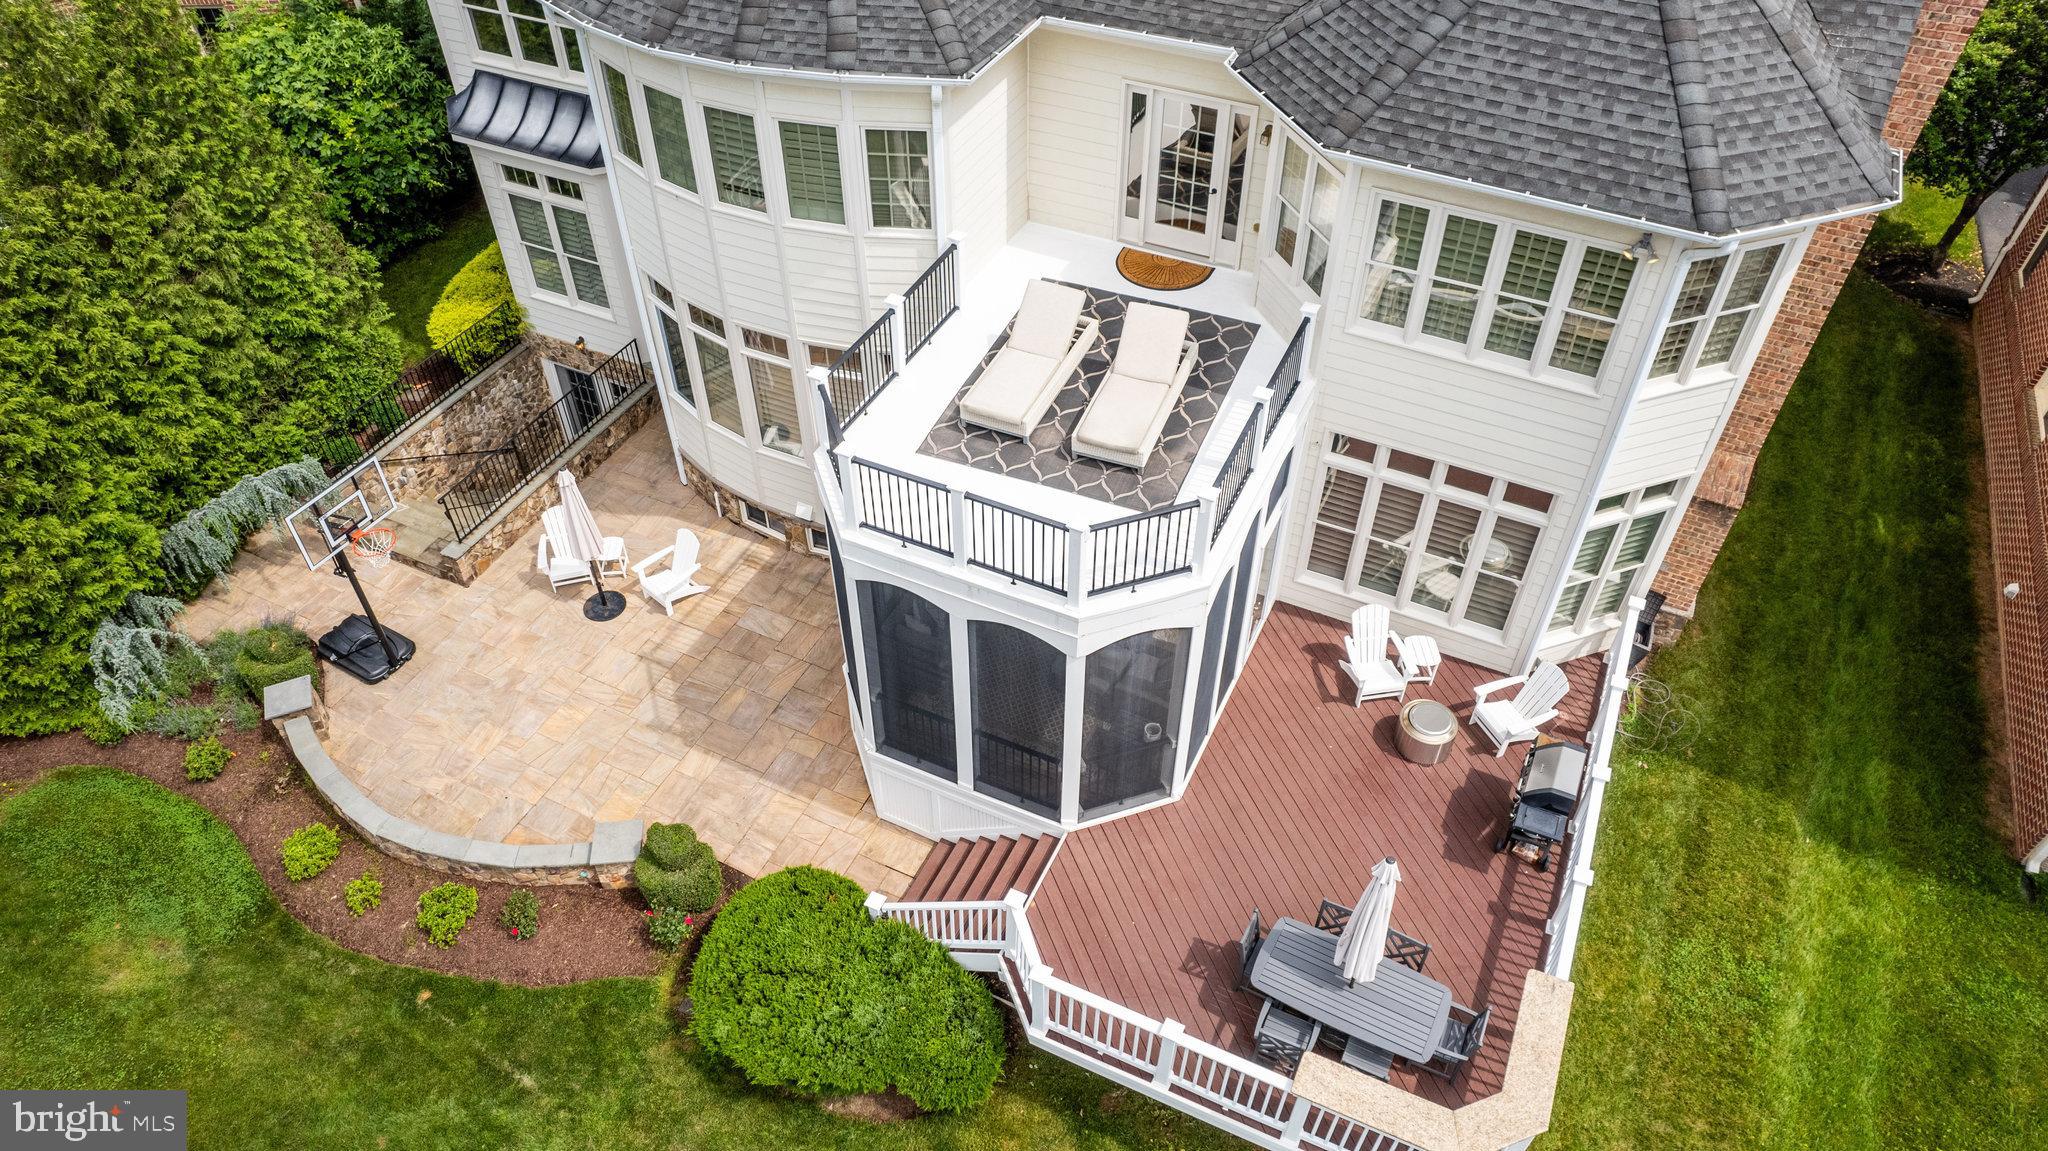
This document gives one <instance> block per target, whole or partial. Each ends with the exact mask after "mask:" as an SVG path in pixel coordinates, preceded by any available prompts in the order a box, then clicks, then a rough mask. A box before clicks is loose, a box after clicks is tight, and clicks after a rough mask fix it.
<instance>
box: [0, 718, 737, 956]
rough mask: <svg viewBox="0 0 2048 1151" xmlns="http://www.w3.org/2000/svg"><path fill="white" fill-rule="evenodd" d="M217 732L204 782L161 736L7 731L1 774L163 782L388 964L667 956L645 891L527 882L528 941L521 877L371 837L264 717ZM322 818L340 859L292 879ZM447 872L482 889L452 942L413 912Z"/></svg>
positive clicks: (21, 782) (295, 909)
mask: <svg viewBox="0 0 2048 1151" xmlns="http://www.w3.org/2000/svg"><path fill="white" fill-rule="evenodd" d="M220 738H221V742H222V743H223V744H225V745H227V747H228V749H229V750H231V751H233V752H234V753H235V758H234V759H232V760H230V761H229V763H228V766H227V770H226V771H224V772H222V773H221V775H220V776H219V777H218V778H216V779H211V780H207V781H205V782H202V783H190V782H187V781H186V779H185V744H184V743H183V742H181V741H178V740H174V739H167V738H164V737H161V736H154V735H132V736H129V737H128V738H127V739H126V740H123V741H122V742H121V743H120V744H118V745H116V746H113V747H100V746H98V745H96V744H94V743H92V742H91V741H90V740H87V739H86V738H85V737H84V736H82V735H78V734H76V733H72V734H68V735H53V736H45V737H42V738H39V739H5V740H0V782H5V783H9V784H13V785H15V786H16V787H21V786H26V785H27V784H29V783H31V782H33V781H35V780H36V779H39V778H41V777H42V775H43V774H44V773H45V772H48V771H50V770H52V769H54V768H58V767H66V766H69V765H72V764H97V765H101V766H105V767H114V768H119V769H121V770H123V771H128V772H133V773H134V774H136V775H139V776H142V777H143V778H145V779H149V780H153V781H155V782H157V783H160V784H162V785H163V786H165V787H167V788H169V789H171V790H172V791H175V792H177V793H178V794H179V795H183V796H186V797H187V798H190V799H192V800H194V801H196V802H198V803H199V804H201V805H202V806H204V807H205V808H206V809H207V810H208V811H211V812H212V813H213V814H214V815H215V816H217V817H219V818H220V819H221V820H222V821H223V822H225V823H226V824H227V825H228V826H229V827H231V828H233V829H234V832H235V835H236V837H237V838H239V839H240V840H241V841H242V844H243V846H245V847H247V848H248V849H249V856H250V858H251V859H253V860H254V861H255V864H256V870H258V871H260V872H262V874H263V880H264V882H265V883H268V884H269V885H270V890H271V892H272V893H273V894H275V895H276V896H277V899H278V902H279V903H282V904H283V905H284V906H285V909H286V910H288V911H290V912H291V914H292V916H293V917H294V918H296V919H297V920H298V921H299V922H301V923H303V924H305V925H306V926H307V927H309V928H311V929H313V930H314V931H317V932H319V933H320V934H321V935H324V936H326V937H327V938H329V939H331V940H333V941H334V942H336V943H338V944H340V945H341V946H343V947H346V948H348V949H349V950H351V951H359V952H362V953H363V954H365V955H373V956H375V957H377V958H378V959H383V960H387V961H389V962H392V963H403V964H408V965H410V966H413V967H423V968H427V969H428V970H432V971H442V972H447V973H448V974H451V975H467V976H472V977H475V978H479V979H494V980H498V981H500V982H503V983H516V984H522V985H525V986H528V987H542V986H549V985H553V984H561V983H576V982H580V981H582V980H585V979H602V978H606V977H608V976H619V975H652V974H654V973H656V972H658V971H660V970H661V969H662V966H663V964H664V963H665V962H666V961H667V960H668V959H669V956H668V955H666V954H664V953H663V952H661V951H660V950H658V949H656V948H654V947H653V946H651V945H649V944H648V942H647V938H646V933H645V930H644V929H643V927H642V919H643V918H644V916H645V913H646V908H647V905H646V904H645V903H644V902H642V901H641V899H640V895H639V892H638V891H634V890H626V891H613V890H610V889H607V888H602V887H597V886H594V885H593V886H583V885H580V884H571V885H561V886H538V887H533V888H531V889H530V890H532V891H533V893H534V894H535V895H537V896H539V897H540V930H539V931H538V932H536V933H535V934H534V936H533V938H531V939H528V940H523V941H522V940H514V939H512V938H511V937H510V935H509V934H508V933H507V932H506V931H505V929H504V928H502V927H500V926H498V910H499V908H501V907H502V906H503V905H504V902H505V897H506V896H507V895H509V894H511V893H512V892H514V891H517V890H519V885H518V884H511V883H483V882H478V881H476V880H472V879H467V878H464V877H462V876H457V875H451V874H448V873H445V872H440V871H434V870H432V869H430V868H425V867H420V866H418V865H416V864H412V863H406V862H404V861H401V860H398V859H393V858H392V857H390V856H388V855H385V854H383V853H382V852H380V851H377V850H376V849H375V848H372V847H370V846H369V845H367V844H365V843H364V842H363V841H362V840H361V839H359V838H357V837H356V835H355V834H354V833H353V832H352V831H351V830H350V829H349V827H348V825H347V824H344V823H342V822H341V821H340V820H339V819H337V818H336V817H335V815H334V813H333V812H332V811H330V810H329V809H328V807H327V805H326V803H325V802H324V801H323V800H322V799H321V798H320V795H319V793H318V792H317V791H315V790H314V789H313V786H312V785H311V784H310V783H309V782H308V781H307V779H306V776H305V773H304V772H302V771H300V770H299V767H298V764H297V762H296V761H294V760H293V759H292V755H291V751H290V750H289V748H287V747H286V745H285V743H284V742H283V741H282V740H281V739H279V738H277V736H276V735H275V734H274V733H273V732H272V731H271V729H270V728H269V726H268V725H265V726H264V727H262V728H259V729H258V730H256V731H251V732H224V733H222V735H221V737H220ZM315 822H319V823H327V824H331V825H334V826H336V827H338V828H339V829H340V831H341V856H340V858H338V859H336V860H335V861H334V863H333V865H332V866H330V867H329V868H328V869H327V870H325V871H323V872H321V873H320V874H319V875H317V876H315V877H313V878H312V879H309V880H306V881H304V882H302V883H293V882H291V881H289V880H287V879H286V878H285V877H284V865H283V863H282V861H281V860H280V859H279V856H278V844H280V843H282V842H283V841H284V837H285V836H287V835H289V834H290V833H291V832H292V831H294V830H296V829H298V828H301V827H304V826H305V825H307V824H309V823H315ZM371 869H373V870H375V871H376V873H377V876H378V878H379V879H382V880H383V881H384V901H383V903H382V905H380V906H379V907H378V908H377V909H376V910H374V911H371V912H369V913H368V914H366V915H363V916H362V917H360V918H358V917H356V916H352V915H350V914H349V913H348V907H347V905H346V904H345V903H343V901H342V889H343V888H344V887H346V886H347V885H348V881H349V880H351V879H354V878H355V877H357V876H359V875H361V874H362V873H363V872H364V871H365V870H371ZM736 879H737V881H738V882H739V883H743V882H745V877H744V876H740V875H739V873H737V872H734V871H732V870H731V869H729V868H728V869H727V874H726V882H727V885H728V886H727V891H728V892H729V891H731V890H732V889H733V887H734V886H736V885H737V884H736V883H735V880H736ZM450 880H453V881H454V882H457V883H468V884H470V885H472V886H474V887H475V888H476V889H477V895H478V902H479V906H478V908H477V913H476V916H475V917H474V918H472V919H471V920H470V921H469V926H468V927H466V928H464V929H463V932H462V937H461V939H460V940H459V941H458V942H457V943H456V944H455V946H454V947H450V948H445V949H444V948H439V947H435V946H433V945H432V944H430V943H428V942H427V939H426V936H425V934H424V933H422V932H421V931H420V929H419V928H418V927H417V926H415V925H414V923H413V911H414V907H415V904H416V903H417V901H418V899H419V896H420V893H421V892H423V891H425V890H427V889H428V888H430V887H433V886H435V885H436V884H439V883H443V882H446V881H450ZM701 936H702V933H701V931H700V932H699V938H701ZM691 942H692V943H693V944H694V943H695V940H694V939H693V940H692V941H691ZM690 950H694V948H686V955H685V958H686V959H687V951H690Z"/></svg>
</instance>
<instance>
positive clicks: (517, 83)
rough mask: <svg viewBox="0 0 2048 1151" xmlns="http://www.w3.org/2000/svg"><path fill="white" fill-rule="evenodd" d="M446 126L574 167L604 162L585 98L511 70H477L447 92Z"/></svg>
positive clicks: (597, 165)
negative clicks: (506, 72) (459, 87)
mask: <svg viewBox="0 0 2048 1151" xmlns="http://www.w3.org/2000/svg"><path fill="white" fill-rule="evenodd" d="M448 131H449V133H450V134H452V135H453V136H454V137H455V138H456V139H458V140H471V141H474V142H476V143H479V144H493V145H496V146H498V147H500V148H511V149H513V150H514V151H519V152H525V153H526V154H527V155H529V156H538V157H540V158H541V159H543V160H553V161H556V162H557V163H562V164H568V165H571V166H573V167H577V168H590V169H598V168H602V167H604V139H603V136H602V134H601V133H600V131H599V129H598V123H597V113H596V111H595V109H593V108H591V106H590V98H589V97H588V96H585V95H584V94H583V93H581V92H574V91H569V90H567V89H563V88H550V87H548V86H547V85H545V84H536V83H534V82H532V81H531V80H521V79H519V78H518V77H515V76H502V75H499V74H498V73H496V72H484V71H479V72H477V74H476V75H475V76H473V77H471V78H470V81H469V87H467V88H464V89H463V90H462V91H460V92H457V93H456V94H455V95H453V96H450V97H449V98H448Z"/></svg>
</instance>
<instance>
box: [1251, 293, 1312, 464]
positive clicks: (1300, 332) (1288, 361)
mask: <svg viewBox="0 0 2048 1151" xmlns="http://www.w3.org/2000/svg"><path fill="white" fill-rule="evenodd" d="M1308 324H1309V319H1308V317H1307V316H1303V317H1302V318H1301V323H1299V324H1296V325H1295V327H1294V336H1293V338H1292V339H1290V340H1288V341H1287V350H1286V351H1285V352H1282V353H1280V362H1279V363H1278V364H1277V365H1275V366H1274V368H1273V380H1272V384H1271V387H1272V389H1273V412H1272V414H1271V415H1270V416H1268V417H1267V419H1266V436H1265V438H1266V439H1267V440H1270V439H1272V438H1273V429H1274V428H1276V427H1279V426H1280V417H1281V416H1284V415H1286V414H1287V405H1289V404H1291V403H1293V402H1294V393H1296V392H1298V391H1300V390H1301V364H1302V360H1303V358H1304V357H1305V356H1306V355H1307V354H1308ZM1261 442H1262V444H1263V441H1261Z"/></svg>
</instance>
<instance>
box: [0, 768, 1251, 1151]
mask: <svg viewBox="0 0 2048 1151" xmlns="http://www.w3.org/2000/svg"><path fill="white" fill-rule="evenodd" d="M229 770H235V769H233V768H230V769H229ZM410 913H411V909H409V908H403V907H397V906H392V905H386V906H385V907H383V908H381V909H379V910H378V911H375V912H372V913H371V914H375V915H395V916H402V915H409V914H410ZM471 930H477V927H476V926H474V925H473V926H472V927H471ZM0 940H4V941H5V943H4V945H0V1019H4V1020H5V1021H6V1022H5V1024H4V1025H0V1083H4V1084H7V1085H8V1086H10V1087H16V1088H83V1087H88V1086H90V1087H130V1088H157V1087H163V1088H184V1089H187V1090H189V1091H190V1092H191V1123H192V1140H191V1145H192V1146H193V1147H194V1148H216V1147H218V1148H264V1147H294V1148H335V1149H337V1151H367V1149H371V1148H379V1147H389V1148H393V1149H398V1148H405V1149H412V1148H459V1149H467V1148H485V1147H488V1148H521V1149H524V1148H545V1149H568V1148H579V1149H588V1148H604V1149H606V1151H624V1149H628V1148H689V1149H690V1151H723V1149H727V1148H733V1149H740V1148H745V1149H750V1151H751V1149H754V1148H779V1149H783V1151H795V1149H798V1148H824V1147H831V1148H847V1149H855V1151H858V1149H862V1148H877V1149H880V1148H889V1149H892V1151H893V1149H897V1148H906V1149H910V1151H919V1149H931V1151H976V1149H984V1148H986V1149H991V1151H993V1149H1003V1151H1012V1149H1014V1151H1031V1149H1047V1151H1051V1149H1056V1148H1082V1147H1085V1148H1089V1149H1091V1151H1094V1149H1104V1151H1107V1149H1113V1148H1134V1149H1135V1148H1159V1149H1162V1151H1164V1149H1168V1148H1172V1149H1182V1148H1188V1149H1202V1148H1223V1147H1226V1146H1237V1147H1241V1146H1243V1145H1242V1144H1238V1143H1235V1142H1234V1141H1232V1140H1229V1139H1227V1138H1225V1137H1223V1136H1222V1135H1221V1134H1219V1133H1217V1132H1214V1131H1213V1130H1211V1129H1210V1128H1208V1127H1205V1126H1203V1125H1202V1124H1200V1123H1198V1122H1196V1121H1194V1120H1192V1119H1188V1118H1186V1117H1184V1116H1181V1115H1180V1114H1178V1113H1177V1112H1173V1111H1170V1110H1168V1109H1166V1108H1164V1107H1160V1106H1157V1105H1154V1104H1152V1103H1150V1102H1148V1101H1146V1100H1144V1099H1142V1098H1139V1097H1136V1096H1133V1095H1131V1094H1129V1093H1127V1092H1124V1091H1120V1090H1117V1089H1115V1088H1112V1087H1110V1086H1109V1085H1108V1084H1106V1083H1105V1082H1103V1081H1102V1080H1101V1079H1099V1078H1096V1077H1095V1076H1092V1075H1090V1074H1088V1073H1087V1072H1084V1071H1081V1070H1079V1069H1078V1068H1074V1067H1071V1066H1069V1065H1067V1064H1065V1063H1062V1062H1060V1061H1059V1060H1057V1059H1054V1058H1051V1057H1049V1056H1045V1055H1042V1054H1037V1053H1033V1054H1031V1055H1029V1056H1026V1057H1019V1058H1016V1059H1013V1060H1012V1062H1011V1065H1010V1068H1009V1071H1008V1075H1007V1078H1006V1080H1005V1082H1004V1083H1003V1085H1002V1086H1001V1087H999V1088H998V1090H997V1093H996V1097H995V1098H994V1099H993V1100H991V1101H990V1102H989V1103H987V1104H986V1105H984V1106H983V1107H981V1108H979V1109H978V1110H976V1111H973V1112H971V1113H968V1114H965V1115H961V1116H955V1117H950V1118H927V1119H920V1120H916V1121H913V1122H911V1123H908V1124H904V1125H897V1126H885V1127H878V1126H870V1125H867V1124H864V1123H861V1122H858V1121H854V1120H844V1119H837V1118H834V1117H831V1116H828V1115H826V1114H825V1113H823V1112H821V1111H820V1110H818V1108H817V1107H815V1106H813V1105H811V1104H809V1103H806V1102H802V1101H797V1100H792V1099H787V1098H784V1097H782V1096H779V1095H777V1094H775V1093H772V1092H767V1091H761V1090H757V1089H755V1088H752V1087H750V1086H748V1085H747V1084H746V1083H745V1082H744V1081H742V1080H740V1079H739V1078H738V1077H737V1075H735V1074H734V1073H732V1072H730V1071H727V1070H723V1069H721V1068H719V1067H716V1066H713V1065H711V1063H710V1062H709V1061H708V1059H707V1058H706V1057H704V1056H702V1055H700V1054H697V1053H695V1052H693V1051H691V1050H688V1049H686V1045H685V1044H683V1043H681V1042H680V1041H679V1039H678V1033H677V1031H676V1029H675V1028H674V1027H673V1026H672V1025H671V1024H670V1022H669V1019H668V1016H667V1015H666V1014H665V1013H664V1011H663V1004H662V1000H663V995H664V988H663V984H662V982H661V981H658V980H654V979H613V980H603V981H598V982H592V983H585V984H580V985H577V986H573V987H564V988H555V989H548V990H530V989H524V988H515V987H506V986H501V985H497V984H487V983H479V982H475V981H472V980H466V979H457V978H451V977H447V976H440V975H433V974H429V973H426V972H423V971H418V970H415V969H412V968H407V967H397V966H393V965H391V964H387V963H381V962H378V961H376V960H373V959H367V958H364V957H362V956H359V955H355V954H353V953H350V952H347V951H343V950H341V949H340V948H337V947H334V946H333V945H331V944H329V943H327V942H326V941H324V940H322V939H320V938H318V937H316V936H314V935H312V934H311V933H309V932H308V931H306V930H305V929H304V928H302V927H300V926H299V924H298V923H297V921H295V920H293V919H292V918H291V917H290V916H289V915H287V914H286V913H285V912H284V911H283V910H282V909H281V908H279V907H278V905H277V904H276V902H275V901H273V900H272V899H271V897H270V893H269V892H268V891H267V890H266V889H265V888H264V886H263V882H262V880H261V878H259V877H258V876H257V874H256V872H255V869H254V868H253V867H252V866H251V865H250V863H249V858H248V856H247V854H245V853H244V851H243V850H242V847H241V844H240V843H239V842H238V841H237V840H236V839H235V837H234V835H233V833H231V832H230V831H229V830H228V829H227V827H226V826H225V825H223V824H221V823H220V822H219V821H217V820H215V819H214V818H213V817H212V816H211V815H209V814H207V813H206V812H205V811H204V810H203V809H201V808H200V807H198V806H197V805H195V804H193V803H191V802H189V801H187V800H185V799H183V798H180V797H178V796H176V795H173V794H171V793H170V792H168V791H165V790H163V789H162V788H159V787H157V786H156V785H155V784H152V783H148V782H146V781H143V780H140V779H137V778H135V777H133V776H129V775H126V774H123V773H119V772H114V771H108V770H103V769H97V768H74V769H67V770H66V771H64V772H61V773H58V774H57V775H55V776H52V777H51V778H49V779H47V780H46V781H44V782H43V783H41V784H39V785H37V786H35V787H33V788H30V789H28V790H26V791H23V792H20V793H18V794H15V795H13V796H12V797H11V798H9V799H7V800H5V803H4V806H0ZM457 946H460V944H458V945H457Z"/></svg>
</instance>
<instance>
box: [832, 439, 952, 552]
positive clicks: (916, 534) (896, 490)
mask: <svg viewBox="0 0 2048 1151" xmlns="http://www.w3.org/2000/svg"><path fill="white" fill-rule="evenodd" d="M853 486H854V490H855V491H856V492H857V493H858V495H859V498H860V526H862V527H864V528H873V529H874V530H875V531H878V532H881V533H882V534H883V535H885V536H888V537H889V538H891V539H895V540H901V541H903V542H904V543H907V544H916V545H917V546H918V547H921V548H926V549H929V550H931V551H935V552H937V553H939V554H940V555H942V556H950V555H952V554H953V508H952V503H953V499H952V496H953V490H952V489H951V488H949V487H947V486H946V485H944V484H935V483H933V482H932V481H930V480H926V479H919V478H918V477H916V476H913V475H911V474H909V473H908V472H899V471H897V470H896V469H895V468H888V467H883V466H882V465H881V464H877V463H871V462H870V461H868V460H864V459H861V458H860V457H859V456H855V457H854V458H853Z"/></svg>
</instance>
